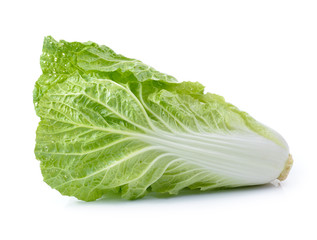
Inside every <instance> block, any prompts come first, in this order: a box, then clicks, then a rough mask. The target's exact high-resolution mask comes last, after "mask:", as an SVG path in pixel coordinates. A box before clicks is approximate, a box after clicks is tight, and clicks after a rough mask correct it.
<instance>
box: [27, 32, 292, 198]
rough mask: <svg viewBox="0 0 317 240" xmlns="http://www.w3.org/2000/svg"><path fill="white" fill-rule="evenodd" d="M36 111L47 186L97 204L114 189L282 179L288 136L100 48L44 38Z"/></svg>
mask: <svg viewBox="0 0 317 240" xmlns="http://www.w3.org/2000/svg"><path fill="white" fill-rule="evenodd" d="M41 67H42V71H43V74H42V75H41V76H40V78H39V79H38V81H37V82H36V84H35V89H34V94H33V96H34V104H35V109H36V113H37V115H38V116H39V117H40V118H41V121H40V123H39V126H38V129H37V135H36V147H35V154H36V158H37V159H38V160H40V161H41V170H42V174H43V177H44V181H45V182H46V183H47V184H49V185H50V186H51V187H52V188H54V189H57V190H58V191H59V192H61V193H62V194H63V195H69V196H75V197H77V198H78V199H81V200H85V201H93V200H96V199H98V198H100V197H102V196H103V195H104V194H107V193H110V192H115V193H119V194H121V196H122V197H123V198H126V199H136V198H140V197H143V196H144V195H145V194H146V193H147V192H149V191H155V192H161V193H170V194H177V193H178V192H179V191H180V190H182V189H184V188H190V189H201V190H208V189H216V188H223V187H225V188H229V187H239V186H247V185H258V184H265V183H268V182H270V181H272V180H275V179H276V178H279V177H280V179H284V178H285V177H286V176H287V174H288V171H289V168H290V166H291V162H292V159H291V157H290V155H289V150H288V146H287V144H286V142H285V141H284V140H283V138H282V137H281V136H280V135H279V134H278V133H276V132H275V131H273V130H272V129H270V128H268V127H266V126H264V125H262V124H260V123H258V122H257V121H256V120H254V119H253V118H252V117H250V116H249V115H248V114H247V113H245V112H241V111H240V110H238V109H237V108H236V107H234V106H233V105H231V104H229V103H227V102H225V100H224V99H223V98H222V97H220V96H218V95H215V94H210V93H206V94H204V87H203V86H202V85H201V84H200V83H198V82H177V81H176V79H175V78H173V77H171V76H169V75H166V74H163V73H160V72H158V71H156V70H155V69H153V68H151V67H148V66H147V65H145V64H144V63H142V62H140V61H138V60H134V59H130V58H126V57H124V56H122V55H118V54H116V53H114V52H113V51H112V50H111V49H110V48H108V47H106V46H99V45H97V44H95V43H92V42H88V43H78V42H72V43H69V42H66V41H60V42H57V41H55V40H54V39H53V38H52V37H46V38H45V40H44V46H43V54H42V56H41Z"/></svg>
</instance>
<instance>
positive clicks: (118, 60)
mask: <svg viewBox="0 0 317 240" xmlns="http://www.w3.org/2000/svg"><path fill="white" fill-rule="evenodd" d="M40 62H41V68H42V72H43V74H42V75H41V77H40V78H39V79H38V81H37V82H36V84H35V88H34V92H33V101H34V104H35V107H36V106H37V104H38V102H39V100H40V98H41V97H42V96H43V94H44V93H45V92H46V91H47V90H48V89H49V88H50V87H52V86H54V85H55V84H56V83H62V82H64V81H65V80H66V79H67V78H68V77H69V76H70V75H71V74H72V73H74V72H79V73H80V74H81V75H86V76H95V77H98V78H107V79H112V80H114V81H116V82H122V83H125V82H128V81H130V82H131V81H145V80H148V79H152V80H164V81H167V82H176V79H175V78H174V77H172V76H169V75H166V74H163V73H160V72H158V71H156V70H155V69H154V68H152V67H149V66H147V65H145V64H144V63H142V62H141V61H139V60H136V59H132V58H127V57H124V56H122V55H120V54H116V53H115V52H114V51H113V50H111V49H110V48H108V47H106V46H103V45H101V46H99V45H98V44H96V43H93V42H86V43H79V42H71V43H70V42H66V41H64V40H61V41H59V42H57V41H56V40H55V39H53V38H52V37H51V36H48V37H46V38H45V39H44V44H43V54H42V56H41V61H40Z"/></svg>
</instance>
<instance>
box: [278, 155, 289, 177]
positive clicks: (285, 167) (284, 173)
mask: <svg viewBox="0 0 317 240" xmlns="http://www.w3.org/2000/svg"><path fill="white" fill-rule="evenodd" d="M292 166H293V158H292V155H291V154H289V155H288V159H287V161H286V163H285V166H284V169H283V171H282V172H281V174H280V176H279V177H278V178H277V179H278V180H280V181H284V180H285V179H286V178H287V176H288V174H289V171H290V170H291V168H292Z"/></svg>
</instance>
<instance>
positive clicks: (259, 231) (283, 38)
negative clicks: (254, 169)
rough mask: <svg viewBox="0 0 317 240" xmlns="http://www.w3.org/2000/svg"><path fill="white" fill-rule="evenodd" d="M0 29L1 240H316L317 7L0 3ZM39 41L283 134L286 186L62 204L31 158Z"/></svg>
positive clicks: (308, 4)
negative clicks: (189, 88)
mask: <svg viewBox="0 0 317 240" xmlns="http://www.w3.org/2000/svg"><path fill="white" fill-rule="evenodd" d="M0 20H1V21H0V23H1V31H0V32H1V38H0V41H1V43H0V48H1V52H0V54H1V55H0V66H1V72H0V74H1V75H0V78H1V81H0V89H1V93H0V100H1V102H0V103H1V111H0V114H1V115H0V116H1V117H0V127H1V133H0V134H1V145H0V146H1V147H0V149H1V152H0V153H1V155H0V159H1V165H0V170H1V173H0V184H1V188H0V190H1V191H0V219H1V221H2V223H1V224H0V226H1V227H0V228H1V230H0V239H217V240H218V239H317V234H316V223H317V219H316V215H317V206H316V203H317V198H316V190H317V188H316V183H317V181H316V176H317V174H316V172H317V158H316V148H317V140H316V139H317V138H316V135H317V131H316V125H317V117H316V116H317V114H316V111H317V108H316V106H317V97H316V92H317V87H316V85H315V82H316V80H317V68H316V66H317V65H316V64H317V34H316V33H317V5H316V1H305V0H302V1H291V0H288V1H278V0H274V1H270V0H266V1H198V0H196V1H172V0H170V1H162V0H161V1H93V0H89V1H66V0H65V1H57V0H54V1H38V2H37V1H2V2H1V3H0ZM46 35H52V36H53V37H54V38H56V39H57V40H60V39H65V40H67V41H88V40H91V41H95V42H97V43H100V44H105V45H107V46H109V47H111V48H112V49H114V50H115V51H116V52H118V53H122V54H124V55H125V56H128V57H132V58H137V59H140V60H142V61H143V62H144V63H146V64H149V65H151V66H153V67H154V68H156V69H158V70H159V71H162V72H166V73H169V74H171V75H173V76H175V77H176V78H177V79H178V80H180V81H184V80H186V81H188V80H190V81H199V82H201V83H203V84H204V85H205V86H206V90H207V91H209V92H213V93H217V94H220V95H222V96H224V97H225V98H226V100H227V101H229V102H231V103H233V104H235V105H236V106H238V107H239V108H240V109H242V110H245V111H247V112H248V113H250V114H251V115H252V116H254V117H255V118H256V119H258V120H259V121H261V122H263V123H265V124H266V125H268V126H270V127H272V128H274V129H276V130H277V131H278V132H280V133H281V134H282V135H283V136H284V138H285V139H286V140H287V142H288V144H289V146H290V150H291V153H292V154H293V157H294V160H295V163H294V166H293V169H292V171H291V173H290V175H289V178H288V179H287V180H286V181H285V182H282V184H281V186H279V187H276V186H273V185H267V186H263V187H254V188H245V189H237V190H232V191H222V192H216V193H212V192H208V193H203V194H182V195H181V196H177V197H173V198H164V199H161V198H155V197H147V198H144V199H141V200H137V201H126V200H103V201H96V202H91V203H85V202H81V201H78V200H77V199H75V198H70V197H65V196H61V195H60V194H59V193H58V192H57V191H55V190H52V189H51V188H50V187H49V186H47V185H46V184H45V183H44V182H43V181H42V176H41V173H40V168H39V162H38V161H37V160H36V159H35V157H34V153H33V149H34V145H35V130H36V127H37V123H38V120H39V119H38V117H37V116H36V115H35V113H34V109H33V104H32V90H33V86H34V83H35V81H36V80H37V78H38V77H39V76H40V74H41V71H40V65H39V57H40V54H41V48H42V41H43V38H44V36H46Z"/></svg>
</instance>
